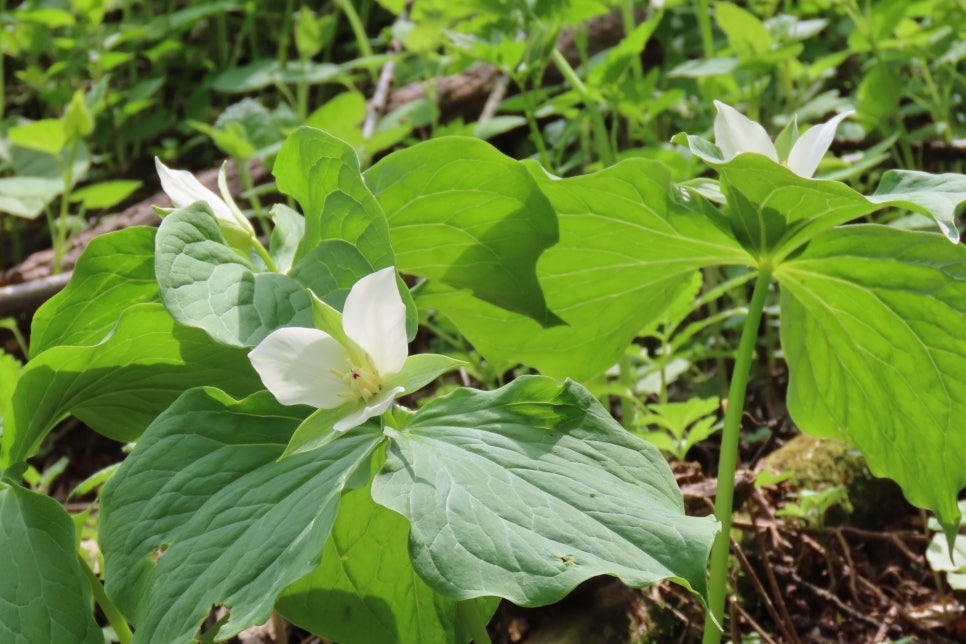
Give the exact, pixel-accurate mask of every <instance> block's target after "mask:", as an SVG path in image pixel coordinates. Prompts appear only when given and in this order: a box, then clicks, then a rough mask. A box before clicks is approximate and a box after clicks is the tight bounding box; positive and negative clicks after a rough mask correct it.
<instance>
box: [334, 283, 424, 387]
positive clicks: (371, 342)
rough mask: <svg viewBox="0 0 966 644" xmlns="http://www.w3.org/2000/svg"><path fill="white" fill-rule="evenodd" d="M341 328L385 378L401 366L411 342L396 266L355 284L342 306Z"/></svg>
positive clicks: (396, 371)
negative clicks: (397, 282) (409, 340)
mask: <svg viewBox="0 0 966 644" xmlns="http://www.w3.org/2000/svg"><path fill="white" fill-rule="evenodd" d="M342 328H343V329H344V330H345V334H346V335H347V336H349V338H350V339H351V340H352V341H353V342H355V343H356V344H358V345H359V346H360V347H362V349H363V351H365V352H366V353H368V354H369V356H370V357H371V358H372V362H373V365H374V366H375V367H376V370H377V371H378V372H379V375H380V377H381V378H382V379H383V380H385V378H386V377H388V376H391V375H393V374H396V373H398V372H399V370H400V369H402V366H403V363H404V362H406V357H407V356H408V355H409V342H408V341H407V339H406V305H405V304H403V301H402V297H400V296H399V287H398V286H396V269H395V268H394V267H392V266H390V267H388V268H384V269H382V270H379V271H376V272H375V273H372V274H370V275H366V276H365V277H363V278H362V279H361V280H359V281H358V282H356V283H355V284H354V285H353V286H352V289H351V290H350V291H349V296H348V297H347V298H346V300H345V307H343V310H342Z"/></svg>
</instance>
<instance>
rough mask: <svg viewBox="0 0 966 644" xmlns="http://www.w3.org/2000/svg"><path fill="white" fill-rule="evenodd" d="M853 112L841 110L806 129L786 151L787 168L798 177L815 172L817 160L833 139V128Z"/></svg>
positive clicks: (808, 176) (819, 159)
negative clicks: (828, 119)
mask: <svg viewBox="0 0 966 644" xmlns="http://www.w3.org/2000/svg"><path fill="white" fill-rule="evenodd" d="M853 113H854V112H842V113H841V114H839V115H837V116H835V117H834V118H833V119H831V120H830V121H828V122H827V123H823V124H822V125H816V126H814V127H811V128H809V129H808V131H807V132H805V134H803V135H801V136H800V137H798V141H796V142H795V145H794V146H792V151H791V152H789V153H788V169H789V170H791V171H792V172H794V173H795V174H797V175H798V176H800V177H805V178H806V179H810V178H811V177H812V175H814V174H815V170H816V168H818V164H819V162H820V161H821V160H822V157H824V156H825V153H826V152H828V148H829V146H830V145H832V140H833V139H835V130H836V128H838V126H839V123H841V122H842V120H843V119H845V118H846V117H847V116H849V115H850V114H853Z"/></svg>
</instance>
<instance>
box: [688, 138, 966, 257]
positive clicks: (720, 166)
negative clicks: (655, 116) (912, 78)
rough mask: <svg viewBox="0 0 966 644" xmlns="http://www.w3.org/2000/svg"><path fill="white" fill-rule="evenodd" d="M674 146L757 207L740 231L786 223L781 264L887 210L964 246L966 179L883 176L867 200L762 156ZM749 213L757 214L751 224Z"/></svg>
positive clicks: (776, 246) (777, 249) (701, 144)
mask: <svg viewBox="0 0 966 644" xmlns="http://www.w3.org/2000/svg"><path fill="white" fill-rule="evenodd" d="M674 141H675V142H677V143H681V144H682V145H688V146H690V148H691V151H692V152H693V153H694V154H695V155H696V156H698V157H700V158H701V159H703V160H704V161H706V162H707V163H709V164H711V165H713V166H714V167H715V168H716V169H717V170H718V172H719V174H720V175H721V179H722V183H723V188H724V191H725V192H726V193H727V192H728V191H729V189H730V188H731V187H733V188H734V189H735V190H737V191H739V192H741V194H742V195H744V199H745V200H746V201H747V202H748V203H749V204H751V205H753V206H754V207H755V210H754V211H749V210H748V209H747V208H744V207H743V208H742V209H741V213H742V216H743V217H745V219H744V222H743V223H741V224H740V225H743V226H749V224H750V225H751V226H752V227H753V226H754V225H755V224H756V223H758V222H757V221H756V219H760V220H761V221H766V220H768V221H771V220H774V219H775V217H781V218H782V219H783V220H784V221H785V224H784V233H783V235H782V236H781V238H780V239H778V240H775V241H774V243H773V245H772V247H771V250H772V254H773V257H774V258H775V259H776V263H778V262H780V260H781V259H783V258H784V257H787V256H788V255H789V254H791V253H792V252H794V251H795V250H796V249H798V248H800V247H801V246H802V245H803V244H805V243H806V242H807V241H808V240H809V239H811V238H812V237H814V236H815V235H817V234H818V233H820V232H821V231H823V230H827V229H829V228H833V227H835V226H838V225H840V224H844V223H846V222H849V221H852V220H853V219H856V218H858V217H862V216H864V215H867V214H869V213H872V212H875V211H876V210H880V209H881V208H882V207H884V206H892V207H895V208H904V209H907V210H912V211H915V212H919V213H922V214H924V215H927V216H929V217H932V218H933V219H935V220H936V222H937V223H938V224H939V227H940V229H941V230H942V232H943V234H945V235H946V237H947V238H949V240H950V241H952V242H958V241H959V232H958V231H957V229H956V226H955V222H954V216H955V211H956V207H957V205H958V204H960V203H962V202H964V201H966V178H964V177H962V176H961V175H955V174H940V175H934V174H929V173H925V172H910V171H905V170H892V171H890V172H887V173H886V174H885V175H883V177H882V181H881V183H880V184H879V187H878V188H877V189H876V191H875V194H873V195H872V196H871V197H864V196H863V195H861V194H859V193H858V192H856V191H854V190H852V189H851V188H849V187H848V186H846V185H845V184H843V183H841V182H838V181H825V180H821V179H806V178H804V177H800V176H798V175H797V174H795V173H794V172H792V171H791V170H789V169H788V168H786V167H785V166H783V165H781V164H778V163H775V162H774V161H771V160H769V159H767V158H766V157H764V156H762V155H760V154H750V153H745V154H739V155H738V156H737V157H735V158H734V159H732V160H731V161H728V162H724V161H722V156H721V151H720V150H719V149H718V147H717V146H715V145H713V144H711V143H709V142H708V141H705V140H704V139H701V138H699V137H696V136H691V135H683V134H679V135H677V136H675V137H674ZM729 203H730V202H729ZM750 212H753V213H754V216H753V217H751V218H749V217H748V215H749V213H750ZM769 227H770V226H769Z"/></svg>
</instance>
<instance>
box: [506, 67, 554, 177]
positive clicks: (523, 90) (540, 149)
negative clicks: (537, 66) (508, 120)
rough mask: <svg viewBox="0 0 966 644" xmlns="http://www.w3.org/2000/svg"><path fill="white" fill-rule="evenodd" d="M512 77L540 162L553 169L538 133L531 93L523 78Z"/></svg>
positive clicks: (545, 146)
mask: <svg viewBox="0 0 966 644" xmlns="http://www.w3.org/2000/svg"><path fill="white" fill-rule="evenodd" d="M512 78H513V80H514V82H515V83H516V84H517V85H518V86H519V87H520V98H522V99H523V113H524V115H525V116H526V119H527V126H529V128H530V136H531V137H532V138H533V144H534V145H535V146H537V153H538V154H539V155H540V163H541V164H542V165H543V167H544V168H546V169H548V170H553V166H552V165H551V164H550V153H549V152H547V145H546V144H545V143H544V141H543V135H542V134H541V133H540V125H539V124H538V123H537V110H536V108H535V107H534V104H533V94H532V93H531V92H530V91H529V89H528V88H527V84H526V81H525V80H524V79H521V78H519V77H512Z"/></svg>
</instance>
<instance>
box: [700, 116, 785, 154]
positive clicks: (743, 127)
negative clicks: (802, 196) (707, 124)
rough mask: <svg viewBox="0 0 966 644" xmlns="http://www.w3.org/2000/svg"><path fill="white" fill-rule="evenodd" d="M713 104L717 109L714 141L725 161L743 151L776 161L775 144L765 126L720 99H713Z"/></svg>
mask: <svg viewBox="0 0 966 644" xmlns="http://www.w3.org/2000/svg"><path fill="white" fill-rule="evenodd" d="M714 106H715V107H716V108H717V110H718V115H717V116H716V117H715V118H714V143H715V145H717V146H718V148H719V149H720V150H721V154H723V155H724V160H725V161H730V160H731V159H733V158H735V157H736V156H738V155H739V154H741V153H743V152H757V153H758V154H764V155H765V156H766V157H768V158H769V159H771V160H772V161H774V162H776V163H777V162H778V152H776V151H775V144H774V143H772V142H771V139H770V138H769V137H768V132H766V131H765V128H763V127H762V126H761V125H760V124H759V123H756V122H754V121H752V120H751V119H750V118H748V117H747V116H745V115H744V114H742V113H741V112H739V111H738V110H736V109H735V108H733V107H731V106H730V105H727V104H725V103H722V102H721V101H715V102H714Z"/></svg>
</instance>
